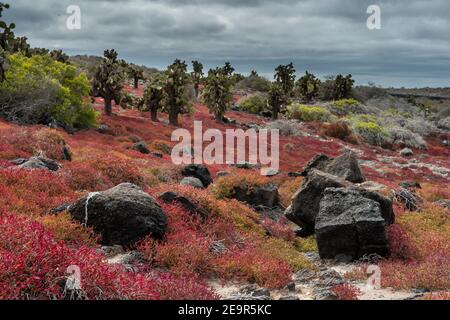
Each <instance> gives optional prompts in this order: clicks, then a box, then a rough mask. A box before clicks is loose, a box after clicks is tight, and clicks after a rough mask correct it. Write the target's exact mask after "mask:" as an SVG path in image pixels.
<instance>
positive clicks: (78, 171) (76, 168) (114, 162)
mask: <svg viewBox="0 0 450 320" xmlns="http://www.w3.org/2000/svg"><path fill="white" fill-rule="evenodd" d="M63 175H64V176H65V177H66V180H67V183H68V185H69V186H70V187H71V188H72V189H73V190H90V191H103V190H106V189H108V188H112V187H114V186H116V185H118V184H121V183H124V182H129V183H133V184H136V185H138V186H141V187H144V185H145V184H144V176H143V175H142V173H141V171H140V169H139V167H138V166H137V165H135V164H134V163H133V161H132V160H126V159H123V158H119V157H116V156H113V155H108V154H105V155H103V156H94V157H93V158H92V159H87V160H85V161H83V162H73V163H68V164H67V165H66V166H65V168H64V169H63Z"/></svg>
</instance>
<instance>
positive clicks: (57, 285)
mask: <svg viewBox="0 0 450 320" xmlns="http://www.w3.org/2000/svg"><path fill="white" fill-rule="evenodd" d="M69 266H77V267H78V268H79V269H80V271H81V292H80V295H81V296H82V297H83V298H84V299H89V300H122V299H132V300H134V299H136V300H148V299H165V300H181V299H193V300H200V299H215V298H216V296H215V295H214V294H213V293H212V292H211V291H210V290H209V289H208V288H207V287H206V286H205V285H203V284H201V283H200V282H196V281H195V280H194V279H186V278H178V277H174V276H171V275H168V274H161V273H149V274H140V273H137V274H136V273H129V272H126V271H125V270H123V269H122V268H121V267H119V266H112V265H108V264H106V263H105V262H104V257H103V256H102V255H100V254H99V253H97V252H95V251H94V250H93V249H90V248H87V247H79V248H77V249H73V248H69V247H68V246H66V245H65V244H64V243H63V242H58V241H56V240H55V239H54V238H53V236H52V234H51V233H50V232H48V231H47V230H45V229H44V227H43V226H42V225H40V224H39V223H37V222H31V221H29V220H28V219H26V218H21V217H18V216H15V215H10V214H0V299H29V300H34V299H63V298H64V290H63V288H64V283H65V279H66V278H67V276H68V274H66V270H67V268H68V267H69Z"/></svg>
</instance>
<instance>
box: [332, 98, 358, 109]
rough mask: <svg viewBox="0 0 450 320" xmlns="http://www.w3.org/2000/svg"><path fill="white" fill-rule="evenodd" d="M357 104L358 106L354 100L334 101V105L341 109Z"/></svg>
mask: <svg viewBox="0 0 450 320" xmlns="http://www.w3.org/2000/svg"><path fill="white" fill-rule="evenodd" d="M358 104H359V102H358V100H355V99H341V100H336V101H334V105H335V106H336V107H338V108H341V109H343V108H345V107H348V106H356V105H358Z"/></svg>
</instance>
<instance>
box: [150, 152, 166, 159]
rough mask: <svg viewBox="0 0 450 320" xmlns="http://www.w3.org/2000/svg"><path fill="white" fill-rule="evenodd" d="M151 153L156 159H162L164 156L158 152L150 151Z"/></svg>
mask: <svg viewBox="0 0 450 320" xmlns="http://www.w3.org/2000/svg"><path fill="white" fill-rule="evenodd" d="M151 155H152V157H153V158H158V159H162V158H163V157H164V156H163V154H162V153H160V152H152V153H151Z"/></svg>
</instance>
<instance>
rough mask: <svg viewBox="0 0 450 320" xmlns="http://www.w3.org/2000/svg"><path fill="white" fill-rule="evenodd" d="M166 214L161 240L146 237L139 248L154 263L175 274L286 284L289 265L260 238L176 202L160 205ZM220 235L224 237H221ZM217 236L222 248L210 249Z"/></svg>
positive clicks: (290, 270) (289, 278)
mask: <svg viewBox="0 0 450 320" xmlns="http://www.w3.org/2000/svg"><path fill="white" fill-rule="evenodd" d="M163 209H164V211H165V212H166V213H167V215H168V218H169V231H168V234H167V235H166V238H165V239H164V241H162V242H157V241H155V240H153V239H150V238H148V239H146V240H144V241H142V242H141V243H140V245H139V250H140V251H141V252H142V253H143V254H144V256H145V257H146V258H147V260H149V261H150V262H152V264H153V265H154V266H156V267H164V268H167V269H168V270H170V272H171V273H173V274H175V275H178V276H183V277H185V276H191V277H200V278H201V279H204V278H208V277H209V276H213V275H215V276H217V277H219V278H220V279H222V280H224V281H225V280H242V281H249V282H256V283H258V284H259V285H261V286H264V287H268V288H279V287H282V286H284V285H286V284H287V283H288V282H289V281H290V280H291V276H292V269H291V267H290V266H289V264H288V263H287V262H286V261H283V260H281V259H277V258H275V257H274V256H273V255H272V254H271V253H270V252H269V250H267V249H265V248H264V241H263V239H259V238H258V237H255V236H253V237H251V238H247V239H246V238H245V237H243V236H242V235H241V234H240V232H239V231H237V230H236V227H234V226H233V225H232V224H229V223H227V222H225V221H223V220H221V219H215V218H210V219H208V221H204V222H202V221H200V218H198V217H194V216H192V215H191V214H189V213H187V212H186V211H184V210H183V209H181V208H180V207H178V206H173V205H163ZM221 237H224V238H221ZM217 240H221V242H222V243H223V244H225V251H224V252H221V253H217V252H213V251H211V244H212V243H213V241H217Z"/></svg>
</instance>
